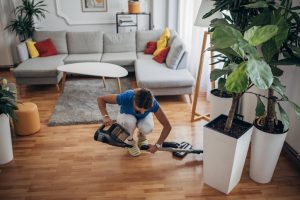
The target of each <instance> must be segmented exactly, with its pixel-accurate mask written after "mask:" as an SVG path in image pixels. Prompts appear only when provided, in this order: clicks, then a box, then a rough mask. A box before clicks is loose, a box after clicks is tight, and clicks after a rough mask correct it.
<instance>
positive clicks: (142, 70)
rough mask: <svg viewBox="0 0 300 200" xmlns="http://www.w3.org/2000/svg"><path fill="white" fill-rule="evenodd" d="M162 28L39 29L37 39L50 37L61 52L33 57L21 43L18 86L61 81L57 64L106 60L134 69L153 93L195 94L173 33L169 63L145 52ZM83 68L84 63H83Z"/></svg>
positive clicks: (180, 45) (184, 55)
mask: <svg viewBox="0 0 300 200" xmlns="http://www.w3.org/2000/svg"><path fill="white" fill-rule="evenodd" d="M161 33H162V31H161V30H153V31H137V32H126V33H119V34H108V33H104V34H103V33H102V32H65V31H52V32H51V31H38V32H35V33H34V36H33V40H34V41H42V40H45V39H47V38H51V39H52V41H53V43H54V45H55V47H56V49H57V52H58V55H55V56H49V57H38V58H34V59H30V58H29V57H28V52H27V48H26V45H25V44H24V43H21V44H20V45H19V46H18V51H19V56H20V59H21V61H22V62H21V64H19V65H18V66H17V67H16V68H15V69H14V70H13V74H14V76H15V78H16V82H17V84H18V85H23V84H24V85H32V84H57V85H58V84H59V82H60V81H61V79H62V75H63V74H62V72H59V71H57V67H58V66H59V65H63V64H70V63H78V62H107V63H113V64H117V65H121V66H123V67H124V68H126V69H127V70H128V71H129V72H132V71H135V75H136V81H137V85H138V87H146V88H149V89H151V90H152V91H153V93H154V95H182V94H192V92H193V87H194V83H195V80H194V78H193V76H192V75H191V74H190V73H189V71H188V69H187V52H186V51H185V49H184V45H183V43H182V42H181V40H180V38H179V37H178V36H177V35H176V34H175V33H174V32H173V33H172V35H171V38H170V40H169V44H168V45H169V46H170V51H169V55H168V57H167V60H166V63H163V64H160V63H157V62H156V61H154V60H153V59H152V55H145V54H144V53H143V51H144V49H145V47H146V44H147V42H148V41H157V40H158V39H159V37H160V35H161ZM83 67H84V66H83Z"/></svg>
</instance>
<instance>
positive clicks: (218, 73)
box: [210, 69, 231, 81]
mask: <svg viewBox="0 0 300 200" xmlns="http://www.w3.org/2000/svg"><path fill="white" fill-rule="evenodd" d="M230 72H231V70H229V69H214V70H213V71H212V72H211V73H210V80H211V81H215V80H217V79H218V78H220V77H221V76H223V75H226V74H229V73H230Z"/></svg>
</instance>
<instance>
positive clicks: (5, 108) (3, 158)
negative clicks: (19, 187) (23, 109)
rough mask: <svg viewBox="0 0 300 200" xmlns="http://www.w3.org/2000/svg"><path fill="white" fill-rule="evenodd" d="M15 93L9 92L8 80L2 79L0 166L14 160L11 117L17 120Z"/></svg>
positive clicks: (0, 94) (0, 81) (0, 84)
mask: <svg viewBox="0 0 300 200" xmlns="http://www.w3.org/2000/svg"><path fill="white" fill-rule="evenodd" d="M16 109H17V106H16V98H15V93H14V92H12V91H10V90H9V87H8V85H7V80H6V79H3V78H0V127H1V131H0V165H3V164H6V163H8V162H10V161H11V160H12V159H13V150H12V143H11V133H10V125H9V117H12V118H13V119H15V114H14V111H15V110H16Z"/></svg>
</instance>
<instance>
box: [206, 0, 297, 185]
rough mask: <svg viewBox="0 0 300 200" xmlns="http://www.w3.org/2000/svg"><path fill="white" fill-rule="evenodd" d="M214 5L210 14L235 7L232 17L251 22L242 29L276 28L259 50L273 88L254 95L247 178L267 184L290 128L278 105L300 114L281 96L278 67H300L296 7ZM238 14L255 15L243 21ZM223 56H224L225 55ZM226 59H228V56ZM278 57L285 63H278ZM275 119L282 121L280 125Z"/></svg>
mask: <svg viewBox="0 0 300 200" xmlns="http://www.w3.org/2000/svg"><path fill="white" fill-rule="evenodd" d="M244 2H248V1H244ZM215 4H216V8H215V9H214V10H212V11H211V12H210V14H212V13H214V12H216V11H218V10H221V11H222V10H226V9H227V8H228V7H230V6H232V5H234V9H232V10H231V12H230V14H231V16H233V17H234V16H238V20H239V21H240V22H241V21H245V20H248V21H249V22H250V23H249V24H248V25H245V26H242V27H245V29H249V28H250V27H253V30H255V29H256V28H257V27H259V26H265V25H268V24H269V25H270V24H271V25H272V24H273V25H276V26H277V28H278V31H277V33H276V35H275V36H274V37H273V38H271V39H270V40H268V41H267V42H265V43H263V44H262V45H261V46H260V48H259V49H261V54H262V55H263V57H264V59H265V61H266V62H267V63H268V65H269V66H270V67H271V70H272V75H273V81H272V84H271V85H270V87H268V88H267V89H268V96H264V95H260V94H258V93H256V94H255V95H256V96H257V106H256V115H257V116H258V117H259V118H258V119H257V120H256V121H255V122H254V124H255V128H254V129H255V130H254V133H253V137H252V147H251V162H250V177H251V178H252V179H253V180H255V181H257V182H260V183H266V182H269V181H270V180H271V177H272V175H273V172H274V169H275V166H276V163H277V160H278V157H279V154H280V151H281V148H282V144H283V142H284V139H285V136H286V133H285V132H286V130H287V128H288V124H289V122H288V116H287V114H286V112H285V111H284V109H283V107H282V106H281V105H280V103H281V102H282V101H288V102H289V104H290V106H291V107H292V108H293V109H294V110H295V111H296V113H297V114H298V115H299V113H300V112H299V110H300V109H299V106H297V105H296V104H295V103H293V102H291V101H290V100H289V99H288V98H287V97H286V96H285V95H284V89H285V87H284V86H283V85H282V84H281V83H280V79H279V77H280V76H281V75H282V73H283V71H282V70H281V69H279V68H278V67H277V66H278V65H282V64H284V65H293V64H298V65H299V63H300V56H299V52H300V49H299V40H300V39H299V32H300V28H299V24H300V20H299V19H300V18H299V15H298V14H297V11H298V10H299V7H292V2H291V1H290V0H287V1H282V2H281V4H280V5H277V4H276V3H275V1H257V2H252V3H251V4H246V5H245V4H244V3H243V1H236V0H228V4H222V2H221V1H216V3H215ZM238 11H242V12H245V13H248V14H249V13H256V14H255V16H253V15H252V16H251V17H247V19H245V18H243V17H242V16H241V15H240V14H239V12H238ZM225 18H226V19H229V21H230V16H225ZM218 23H222V22H220V21H219V22H218ZM255 27H256V28H255ZM265 34H266V33H265ZM226 53H227V52H223V54H225V55H226ZM226 56H227V57H228V55H226ZM281 56H283V57H284V59H280V58H281ZM224 73H225V72H224ZM259 73H261V72H259ZM225 74H226V73H225ZM275 92H276V93H277V94H278V95H276V94H275ZM278 96H279V97H278ZM261 97H264V98H265V99H266V100H267V104H268V105H267V110H265V107H264V104H263V102H262V100H261ZM276 105H277V106H278V111H277V112H276V109H275V106H276ZM276 114H277V115H276ZM277 119H281V120H282V122H279V121H278V120H277Z"/></svg>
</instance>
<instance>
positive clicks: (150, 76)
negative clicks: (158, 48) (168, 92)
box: [135, 59, 195, 89]
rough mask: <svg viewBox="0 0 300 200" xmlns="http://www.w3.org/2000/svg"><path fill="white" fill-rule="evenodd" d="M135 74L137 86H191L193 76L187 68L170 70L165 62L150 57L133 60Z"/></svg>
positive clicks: (192, 84)
mask: <svg viewBox="0 0 300 200" xmlns="http://www.w3.org/2000/svg"><path fill="white" fill-rule="evenodd" d="M135 75H136V81H137V84H138V86H139V87H146V88H150V89H151V88H168V87H169V88H174V87H192V86H194V82H195V80H194V78H193V76H192V75H191V74H190V72H189V71H188V70H187V69H181V70H172V69H169V68H167V66H166V64H164V63H163V64H159V63H157V62H155V61H154V60H150V59H138V60H136V62H135Z"/></svg>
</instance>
